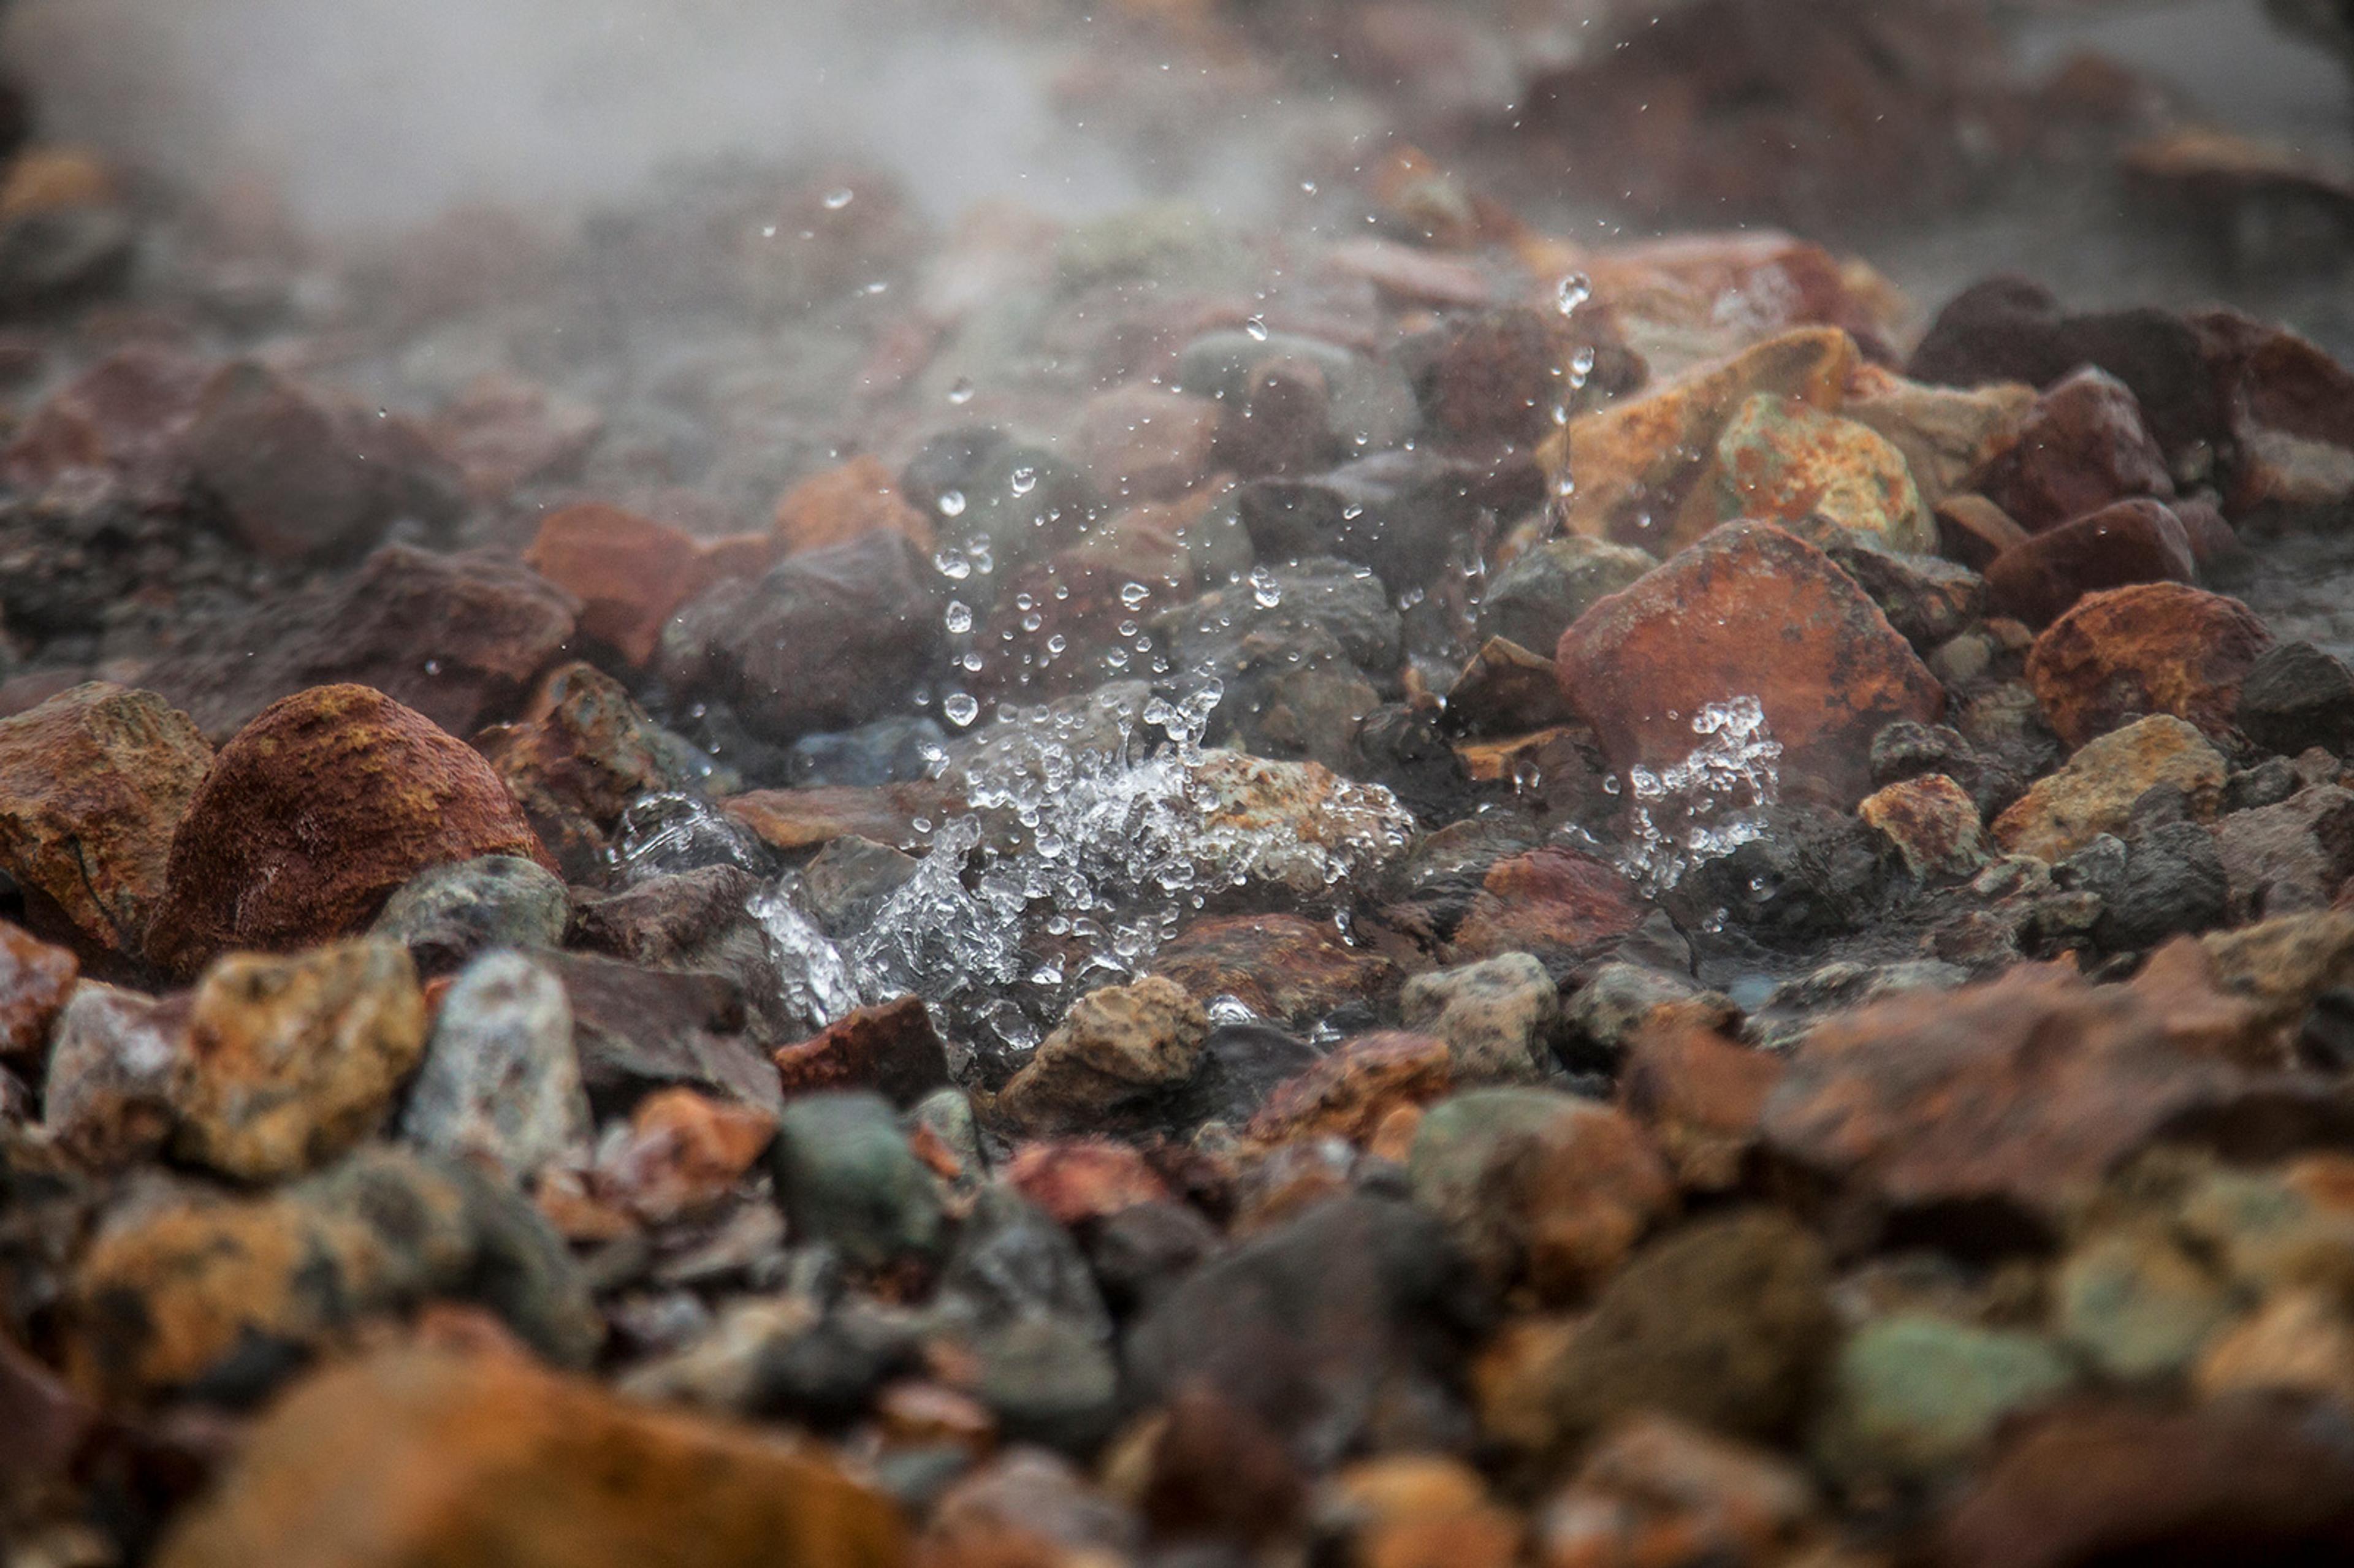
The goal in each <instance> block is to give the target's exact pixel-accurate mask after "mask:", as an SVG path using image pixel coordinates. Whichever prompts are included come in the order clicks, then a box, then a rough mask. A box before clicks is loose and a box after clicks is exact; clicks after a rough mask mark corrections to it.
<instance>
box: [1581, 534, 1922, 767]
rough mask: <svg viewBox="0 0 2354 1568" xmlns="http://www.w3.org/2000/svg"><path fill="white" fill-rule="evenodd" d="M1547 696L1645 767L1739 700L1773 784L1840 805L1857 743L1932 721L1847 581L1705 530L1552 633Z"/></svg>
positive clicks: (1803, 553) (1820, 564) (1866, 760)
mask: <svg viewBox="0 0 2354 1568" xmlns="http://www.w3.org/2000/svg"><path fill="white" fill-rule="evenodd" d="M1556 665H1557V668H1558V671H1559V673H1560V677H1561V683H1562V691H1563V693H1564V694H1565V695H1567V697H1568V698H1569V701H1570V705H1572V706H1573V707H1575V708H1576V709H1577V711H1578V713H1579V714H1580V715H1582V716H1584V718H1585V721H1586V722H1587V723H1588V724H1590V725H1592V726H1594V731H1595V735H1596V738H1597V739H1599V740H1600V742H1601V745H1602V749H1603V751H1604V753H1605V755H1606V756H1607V757H1608V758H1610V761H1611V765H1612V766H1613V767H1615V768H1618V769H1619V770H1620V771H1621V772H1624V771H1626V770H1628V769H1629V768H1638V767H1639V768H1650V769H1652V770H1654V771H1659V770H1660V769H1664V768H1669V767H1671V766H1673V765H1674V764H1676V763H1679V762H1681V761H1682V760H1683V759H1684V758H1686V757H1688V756H1690V755H1691V752H1692V751H1693V750H1694V749H1695V748H1697V747H1699V746H1700V745H1701V744H1702V736H1699V735H1698V734H1696V733H1695V732H1694V730H1693V728H1692V726H1693V723H1694V721H1695V720H1696V719H1697V718H1698V716H1699V715H1700V712H1701V710H1702V708H1703V707H1705V706H1707V705H1710V704H1718V703H1725V702H1729V701H1731V700H1732V699H1734V698H1735V697H1744V696H1746V697H1755V699H1756V700H1757V704H1758V705H1759V707H1760V708H1762V709H1763V710H1764V712H1765V722H1766V725H1767V726H1768V728H1769V729H1770V730H1771V732H1772V736H1773V738H1774V739H1776V740H1777V741H1779V742H1780V743H1781V745H1782V747H1783V753H1782V759H1781V768H1782V777H1783V780H1784V784H1785V787H1786V788H1787V789H1790V790H1791V791H1792V792H1793V793H1795V794H1799V795H1813V796H1818V797H1820V798H1823V799H1826V800H1829V801H1831V802H1833V803H1835V804H1837V805H1839V806H1840V807H1842V808H1844V807H1848V806H1851V805H1853V804H1854V803H1855V802H1856V801H1857V800H1860V799H1861V798H1862V796H1863V795H1864V794H1865V792H1866V791H1867V790H1869V789H1870V788H1871V785H1872V767H1871V749H1872V736H1874V735H1876V734H1878V733H1879V732H1880V730H1881V729H1882V727H1883V726H1887V725H1888V724H1891V723H1893V721H1895V720H1897V719H1913V720H1915V721H1917V722H1919V723H1923V724H1930V723H1934V722H1935V720H1936V719H1937V717H1938V715H1940V714H1941V713H1942V712H1943V711H1944V708H1945V694H1944V691H1943V690H1942V689H1941V688H1940V687H1939V686H1938V684H1937V682H1936V679H1935V677H1934V676H1932V675H1931V674H1930V673H1929V672H1928V670H1927V669H1926V668H1925V666H1924V665H1923V664H1922V662H1921V661H1920V659H1919V658H1918V657H1916V656H1915V655H1914V652H1913V649H1912V647H1911V646H1910V645H1909V644H1908V643H1906V642H1905V641H1904V639H1903V637H1901V636H1899V635H1898V634H1897V632H1896V630H1895V629H1894V628H1893V627H1892V626H1890V625H1889V623H1888V618H1887V617H1886V616H1885V615H1882V613H1881V611H1880V609H1879V607H1878V606H1876V605H1874V604H1873V603H1872V600H1871V599H1868V598H1866V597H1865V596H1864V593H1863V590H1862V589H1861V588H1858V587H1856V585H1855V582H1854V579H1852V578H1851V577H1849V576H1848V575H1847V574H1846V573H1844V572H1842V571H1840V569H1839V567H1836V566H1834V565H1832V564H1831V561H1830V558H1829V556H1825V555H1824V554H1823V553H1822V552H1821V551H1819V550H1818V549H1816V548H1815V547H1814V546H1811V545H1808V544H1806V543H1804V542H1803V541H1801V540H1799V539H1797V538H1796V537H1794V536H1793V535H1789V534H1787V533H1786V532H1784V531H1783V530H1781V529H1779V528H1775V527H1771V526H1768V525H1766V524H1756V523H1734V524H1726V525H1725V526H1724V527H1723V528H1719V529H1717V530H1716V531H1715V532H1714V533H1712V534H1711V535H1708V536H1707V537H1706V538H1705V539H1703V540H1702V541H1701V542H1700V543H1699V544H1697V545H1695V546H1692V547H1691V548H1690V549H1688V550H1685V551H1683V552H1682V553H1681V554H1680V555H1678V556H1675V557H1674V558H1673V559H1672V560H1670V561H1668V562H1667V563H1665V564H1664V565H1662V566H1661V567H1659V568H1658V569H1657V570H1655V571H1653V572H1651V573H1650V574H1649V576H1647V577H1643V578H1642V579H1641V580H1640V581H1638V582H1637V583H1636V584H1635V586H1634V587H1632V588H1628V589H1627V590H1626V591H1625V592H1623V593H1618V594H1614V595H1612V596H1611V597H1610V598H1608V599H1604V600H1603V601H1602V602H1601V603H1599V604H1597V605H1596V606H1595V607H1594V608H1593V609H1590V610H1588V611H1586V613H1585V615H1584V616H1583V617H1581V618H1580V619H1579V620H1578V621H1577V624H1575V626H1572V627H1571V628H1570V629H1569V630H1567V631H1565V632H1564V633H1563V634H1562V639H1561V646H1560V648H1559V649H1558V650H1557V652H1556Z"/></svg>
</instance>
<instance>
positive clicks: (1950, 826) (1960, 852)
mask: <svg viewBox="0 0 2354 1568" xmlns="http://www.w3.org/2000/svg"><path fill="white" fill-rule="evenodd" d="M1855 810H1856V815H1857V816H1858V817H1861V819H1862V820H1863V821H1864V822H1865V824H1866V825H1868V826H1869V827H1871V828H1872V831H1873V832H1877V833H1878V834H1880V836H1881V837H1882V838H1883V839H1885V840H1887V841H1888V843H1889V844H1890V846H1891V847H1892V848H1893V849H1894V850H1895V851H1896V853H1897V855H1898V857H1899V858H1900V859H1902V860H1903V863H1904V869H1905V870H1906V871H1907V872H1909V873H1911V874H1913V875H1914V877H1916V878H1919V879H1921V880H1923V881H1927V880H1930V879H1932V878H1936V877H1961V876H1969V875H1972V874H1975V873H1976V872H1977V871H1978V868H1979V867H1980V866H1983V865H1984V864H1986V863H1987V858H1988V856H1987V844H1986V832H1985V827H1984V824H1982V823H1981V822H1980V821H1978V802H1977V801H1975V800H1971V799H1970V797H1969V794H1968V792H1967V790H1965V789H1963V788H1962V787H1961V786H1960V785H1959V784H1956V783H1955V782H1954V781H1953V780H1952V779H1948V778H1946V776H1945V775H1944V774H1942V773H1926V774H1923V775H1921V776H1920V777H1918V778H1914V779H1905V780H1903V782H1901V783H1897V784H1892V785H1890V786H1888V787H1887V788H1886V789H1882V790H1881V791H1880V792H1879V793H1877V794H1875V795H1872V796H1870V797H1867V798H1866V799H1865V800H1864V801H1863V803H1862V804H1861V805H1860V806H1858V807H1856V809H1855Z"/></svg>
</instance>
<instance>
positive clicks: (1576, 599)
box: [1479, 535, 1659, 659]
mask: <svg viewBox="0 0 2354 1568" xmlns="http://www.w3.org/2000/svg"><path fill="white" fill-rule="evenodd" d="M1658 565H1659V562H1658V561H1657V560H1656V559H1654V558H1653V557H1652V556H1651V555H1650V553H1649V551H1646V550H1638V549H1636V548H1635V547H1634V546H1630V545H1612V544H1607V543H1606V542H1604V541H1602V540H1600V539H1589V538H1587V537H1585V535H1572V536H1570V537H1568V538H1565V539H1547V540H1546V541H1545V542H1544V543H1543V544H1541V545H1538V546H1535V547H1534V548H1532V549H1531V550H1529V551H1528V552H1527V553H1525V554H1523V555H1522V556H1520V558H1519V559H1517V560H1515V561H1513V562H1512V563H1511V565H1510V566H1508V567H1504V569H1503V570H1501V571H1500V572H1498V573H1497V574H1496V576H1495V577H1494V578H1493V579H1492V580H1491V581H1490V583H1489V584H1488V593H1487V597H1486V598H1485V599H1482V600H1481V601H1480V604H1479V637H1480V639H1481V641H1486V640H1487V639H1489V638H1490V637H1502V638H1506V639H1509V640H1510V641H1514V642H1517V643H1519V644H1520V645H1521V646H1522V647H1523V648H1526V649H1528V650H1529V651H1530V652H1532V653H1539V654H1543V656H1544V657H1545V658H1547V659H1550V658H1552V657H1553V645H1554V644H1555V643H1557V642H1559V641H1561V634H1562V633H1563V632H1564V631H1566V630H1569V628H1570V626H1571V624H1572V623H1573V622H1574V621H1575V620H1577V618H1578V617H1579V616H1581V615H1584V614H1585V612H1586V611H1587V610H1588V609H1592V608H1593V606H1594V601H1595V600H1596V599H1601V598H1604V597H1605V596H1606V595H1609V594H1614V593H1617V592H1618V591H1619V590H1620V589H1621V588H1629V587H1631V586H1633V584H1634V582H1635V579H1636V578H1638V577H1641V576H1642V575H1643V574H1644V573H1645V572H1648V571H1649V570H1650V569H1651V568H1652V567H1656V566H1658Z"/></svg>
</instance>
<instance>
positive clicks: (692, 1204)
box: [595, 1088, 777, 1223]
mask: <svg viewBox="0 0 2354 1568" xmlns="http://www.w3.org/2000/svg"><path fill="white" fill-rule="evenodd" d="M776 1133H777V1118H775V1117H774V1116H772V1115H770V1114H769V1112H767V1111H765V1110H761V1109H758V1108H757V1107H752V1106H743V1105H731V1104H729V1103H728V1102H726V1101H725V1100H716V1099H712V1098H710V1097H707V1096H704V1095H699V1094H696V1093H695V1091H694V1090H693V1089H685V1088H670V1089H659V1090H657V1091H655V1092H654V1093H652V1094H651V1095H648V1096H647V1097H645V1098H644V1099H642V1100H641V1101H639V1102H638V1108H637V1109H636V1110H634V1111H632V1112H631V1115H630V1122H629V1127H628V1128H627V1129H626V1130H624V1131H620V1132H619V1133H618V1134H617V1135H615V1136H609V1137H608V1138H606V1139H604V1140H603V1142H602V1143H601V1144H600V1145H599V1149H598V1150H597V1169H596V1173H595V1185H596V1189H597V1191H598V1192H599V1194H600V1195H602V1196H605V1197H608V1198H610V1199H611V1200H612V1201H614V1202H620V1204H622V1205H623V1206H624V1207H626V1208H628V1209H629V1210H630V1211H631V1213H635V1214H637V1215H638V1216H639V1217H640V1218H641V1219H644V1220H649V1221H653V1222H656V1223H660V1222H662V1221H665V1220H673V1219H676V1218H678V1217H679V1216H680V1215H682V1214H691V1213H695V1212H696V1211H698V1210H702V1209H706V1208H709V1207H710V1206H711V1205H712V1204H714V1203H716V1202H719V1201H720V1200H722V1199H724V1198H726V1196H727V1195H728V1194H729V1193H730V1192H734V1191H735V1190H736V1187H737V1183H738V1182H740V1181H742V1180H743V1179H744V1175H745V1173H746V1172H747V1171H750V1170H751V1169H752V1167H753V1165H754V1164H755V1163H756V1162H757V1161H758V1160H759V1158H760V1156H761V1154H762V1153H763V1152H764V1151H765V1150H767V1149H768V1147H769V1140H770V1139H774V1138H775V1137H776Z"/></svg>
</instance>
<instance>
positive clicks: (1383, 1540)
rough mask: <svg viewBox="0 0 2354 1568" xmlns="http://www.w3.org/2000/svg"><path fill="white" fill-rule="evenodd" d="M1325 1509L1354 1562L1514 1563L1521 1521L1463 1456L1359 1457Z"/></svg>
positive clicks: (1371, 1565) (1413, 1565) (1435, 1566)
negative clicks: (1345, 1539)
mask: <svg viewBox="0 0 2354 1568" xmlns="http://www.w3.org/2000/svg"><path fill="white" fill-rule="evenodd" d="M1319 1512H1320V1514H1321V1515H1322V1516H1323V1517H1325V1518H1326V1519H1328V1520H1331V1522H1332V1523H1333V1524H1335V1525H1337V1526H1338V1527H1340V1528H1341V1530H1342V1531H1344V1532H1345V1533H1346V1534H1347V1536H1348V1537H1349V1538H1350V1539H1349V1556H1348V1561H1349V1562H1350V1563H1352V1564H1353V1565H1354V1568H1511V1564H1513V1563H1518V1562H1519V1561H1521V1541H1522V1533H1523V1531H1522V1524H1521V1520H1519V1518H1518V1517H1516V1516H1515V1515H1514V1514H1512V1513H1511V1511H1510V1510H1507V1509H1505V1508H1503V1507H1502V1506H1501V1505H1500V1504H1499V1503H1498V1502H1497V1501H1496V1500H1495V1499H1494V1498H1492V1497H1491V1496H1490V1494H1489V1491H1488V1488H1487V1486H1486V1484H1485V1483H1484V1482H1482V1481H1481V1480H1480V1478H1479V1474H1478V1472H1476V1471H1474V1470H1472V1469H1471V1468H1470V1467H1468V1466H1466V1465H1464V1464H1463V1463H1461V1462H1460V1461H1459V1460H1454V1459H1441V1458H1426V1457H1396V1458H1379V1459H1366V1460H1361V1461H1359V1462H1358V1463H1356V1464H1354V1465H1352V1466H1351V1467H1349V1468H1347V1469H1345V1470H1343V1471H1341V1473H1340V1474H1339V1475H1337V1476H1335V1477H1333V1478H1332V1479H1331V1482H1330V1483H1328V1485H1327V1487H1326V1489H1325V1494H1324V1497H1323V1499H1321V1507H1320V1510H1319Z"/></svg>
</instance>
